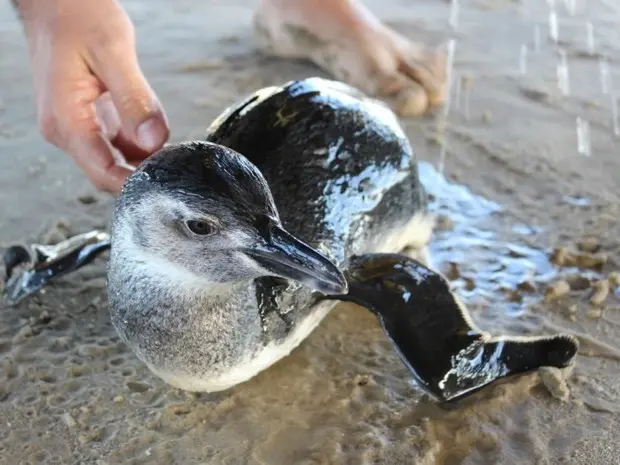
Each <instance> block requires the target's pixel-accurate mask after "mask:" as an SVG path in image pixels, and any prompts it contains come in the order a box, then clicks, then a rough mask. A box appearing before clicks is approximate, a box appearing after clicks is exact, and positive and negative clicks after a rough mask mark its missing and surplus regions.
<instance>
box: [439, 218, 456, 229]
mask: <svg viewBox="0 0 620 465" xmlns="http://www.w3.org/2000/svg"><path fill="white" fill-rule="evenodd" d="M436 228H437V230H438V231H451V230H452V229H454V221H452V218H450V217H449V216H446V215H439V216H437V222H436Z"/></svg>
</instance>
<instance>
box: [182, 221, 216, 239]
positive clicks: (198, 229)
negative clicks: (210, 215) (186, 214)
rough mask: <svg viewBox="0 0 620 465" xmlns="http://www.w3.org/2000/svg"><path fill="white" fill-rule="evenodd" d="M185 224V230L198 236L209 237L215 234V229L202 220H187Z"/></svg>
mask: <svg viewBox="0 0 620 465" xmlns="http://www.w3.org/2000/svg"><path fill="white" fill-rule="evenodd" d="M186 224H187V228H188V229H189V230H190V231H191V232H193V233H194V234H196V235H198V236H209V235H211V234H214V233H215V232H216V229H215V227H214V226H213V225H212V224H211V223H209V222H207V221H204V220H189V221H187V223H186Z"/></svg>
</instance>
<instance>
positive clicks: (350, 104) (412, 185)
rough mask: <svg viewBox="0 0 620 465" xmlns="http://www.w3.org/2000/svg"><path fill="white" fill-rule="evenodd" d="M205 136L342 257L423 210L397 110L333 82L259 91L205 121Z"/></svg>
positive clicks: (296, 228) (295, 226) (306, 233)
mask: <svg viewBox="0 0 620 465" xmlns="http://www.w3.org/2000/svg"><path fill="white" fill-rule="evenodd" d="M208 140H209V141H211V142H215V143H218V144H221V145H224V146H227V147H230V148H232V149H234V150H236V151H237V152H239V153H242V154H243V155H245V156H246V157H247V158H248V159H249V160H250V161H251V162H252V163H254V164H255V165H256V166H257V167H258V168H259V169H260V170H261V172H262V173H263V175H264V176H265V178H266V179H267V182H268V183H269V186H270V188H271V191H272V194H273V197H274V199H275V202H276V206H277V208H278V210H279V212H280V218H281V219H282V223H283V225H284V226H285V227H286V228H287V229H288V230H290V231H291V232H293V233H294V234H296V235H298V237H300V238H302V239H303V240H304V241H306V242H308V243H309V244H311V245H313V246H316V245H318V244H321V243H322V244H323V245H325V246H326V248H327V249H329V250H330V253H331V255H332V258H333V259H334V260H335V261H336V262H337V263H339V264H343V263H344V262H345V261H346V259H347V258H348V256H349V255H350V252H351V250H352V249H358V248H359V249H364V244H365V243H366V242H367V241H369V240H371V239H374V238H376V237H380V236H381V235H382V233H385V232H386V231H385V230H384V228H382V225H383V224H385V225H386V228H388V229H393V228H394V225H395V224H405V223H406V222H407V221H409V220H410V219H411V217H412V216H413V215H414V214H415V213H419V212H421V211H423V210H424V209H425V196H424V192H423V189H422V186H421V185H420V182H419V178H418V172H417V162H416V159H415V157H414V155H413V152H412V149H411V145H410V144H409V141H408V140H407V138H406V136H405V135H404V133H403V131H402V129H401V127H400V125H399V124H398V121H397V120H396V117H395V116H394V114H393V113H392V112H391V111H390V110H389V109H387V108H386V107H384V106H383V104H381V103H379V102H377V101H375V100H372V99H369V98H367V97H365V96H364V95H363V94H361V93H360V92H358V91H357V90H355V89H353V88H351V87H349V86H346V85H343V84H341V83H337V82H334V81H329V80H324V79H319V78H311V79H305V80H301V81H293V82H290V83H288V84H285V85H283V86H282V87H277V88H269V89H263V90H260V91H258V92H256V93H255V94H253V95H252V96H251V97H249V98H248V99H246V100H245V101H244V102H242V103H240V104H239V105H237V106H234V107H232V108H231V109H229V110H228V111H226V112H225V113H224V114H223V115H222V116H220V117H219V118H218V119H216V121H215V122H214V123H213V125H212V126H211V128H209V135H208Z"/></svg>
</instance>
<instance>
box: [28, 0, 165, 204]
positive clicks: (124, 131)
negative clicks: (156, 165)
mask: <svg viewBox="0 0 620 465" xmlns="http://www.w3.org/2000/svg"><path fill="white" fill-rule="evenodd" d="M16 3H17V8H18V10H19V12H20V13H21V16H22V19H23V23H24V29H25V31H26V35H27V37H28V44H29V49H30V57H31V62H32V68H33V74H34V85H35V93H36V100H37V114H38V121H39V128H40V130H41V133H42V134H43V136H44V137H45V139H46V140H47V141H48V142H50V143H52V144H54V145H56V146H57V147H58V148H60V149H62V150H64V151H65V152H66V153H67V154H68V155H69V156H71V157H72V158H73V160H74V161H75V162H76V163H77V164H78V166H79V167H80V168H81V169H82V170H83V171H84V173H86V176H88V178H89V180H90V181H91V182H92V183H93V184H94V185H95V187H97V188H98V189H100V190H104V191H108V192H112V193H117V192H119V191H120V188H121V187H122V184H123V182H124V180H125V178H126V177H127V175H128V174H129V173H131V171H132V169H133V167H135V166H136V165H137V164H139V163H140V162H141V161H142V160H144V159H145V158H147V157H148V156H149V155H151V154H152V153H153V152H155V151H156V150H158V149H159V148H161V147H162V145H163V144H164V143H165V141H166V140H167V139H168V134H169V130H168V123H167V120H166V116H165V114H164V110H163V108H162V107H161V105H160V103H159V102H158V100H157V97H156V95H155V93H154V92H153V90H152V89H151V87H150V86H149V84H148V82H147V81H146V78H145V77H144V75H143V74H142V71H141V70H140V66H139V64H138V59H137V55H136V47H135V35H134V29H133V25H132V23H131V21H130V19H129V17H128V16H127V14H126V13H125V11H124V10H123V8H122V7H121V6H120V4H119V3H118V2H117V1H116V0H45V1H40V0H17V1H16Z"/></svg>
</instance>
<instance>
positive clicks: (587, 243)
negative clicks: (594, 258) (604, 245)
mask: <svg viewBox="0 0 620 465" xmlns="http://www.w3.org/2000/svg"><path fill="white" fill-rule="evenodd" d="M600 248H601V245H600V243H599V241H598V239H597V238H596V237H593V236H586V237H584V238H583V239H581V241H579V242H578V243H577V249H578V250H581V251H582V252H589V253H595V252H598V251H599V249H600Z"/></svg>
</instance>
